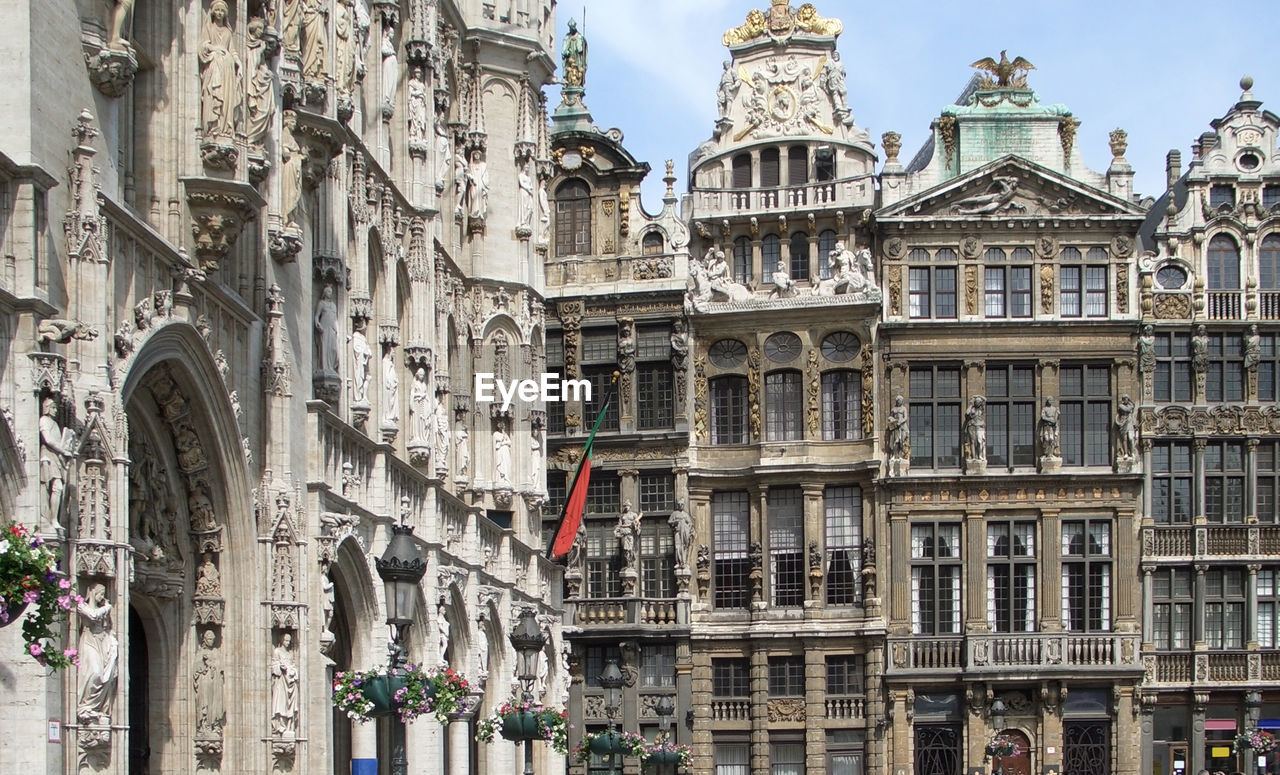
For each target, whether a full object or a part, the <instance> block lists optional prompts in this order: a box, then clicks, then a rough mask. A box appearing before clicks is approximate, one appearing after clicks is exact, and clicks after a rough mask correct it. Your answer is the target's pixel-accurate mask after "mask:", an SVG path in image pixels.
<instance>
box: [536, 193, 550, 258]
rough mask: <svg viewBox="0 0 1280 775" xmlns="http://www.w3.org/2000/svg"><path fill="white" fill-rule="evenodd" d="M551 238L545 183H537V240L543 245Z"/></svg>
mask: <svg viewBox="0 0 1280 775" xmlns="http://www.w3.org/2000/svg"><path fill="white" fill-rule="evenodd" d="M550 238H551V203H550V202H549V201H548V200H547V184H546V183H541V182H540V183H539V184H538V242H539V244H543V245H545V244H546V243H547V240H548V239H550Z"/></svg>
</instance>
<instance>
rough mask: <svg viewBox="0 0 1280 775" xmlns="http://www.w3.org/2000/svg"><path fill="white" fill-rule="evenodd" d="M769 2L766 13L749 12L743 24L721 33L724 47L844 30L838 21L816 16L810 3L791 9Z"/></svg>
mask: <svg viewBox="0 0 1280 775" xmlns="http://www.w3.org/2000/svg"><path fill="white" fill-rule="evenodd" d="M770 1H771V5H770V7H769V10H768V12H765V11H761V10H759V9H757V8H753V9H751V11H749V12H748V13H747V20H746V22H744V23H743V24H741V25H740V26H738V27H734V28H733V29H731V30H728V31H727V32H725V34H724V36H723V37H721V42H722V43H724V45H726V46H737V45H741V44H743V43H747V42H749V41H752V40H755V39H756V38H758V37H760V36H762V35H766V34H767V35H768V36H769V37H770V38H772V39H774V40H776V41H786V40H788V39H789V38H790V37H791V36H792V35H793V34H794V33H797V32H802V33H807V34H810V35H831V36H835V35H839V34H840V33H841V32H842V31H843V30H844V24H843V23H841V21H840V20H839V19H825V18H823V17H821V16H819V15H818V10H817V9H816V8H814V6H813V3H805V4H804V5H802V6H800V8H799V9H798V10H797V9H792V7H791V6H790V5H789V4H788V2H787V0H770Z"/></svg>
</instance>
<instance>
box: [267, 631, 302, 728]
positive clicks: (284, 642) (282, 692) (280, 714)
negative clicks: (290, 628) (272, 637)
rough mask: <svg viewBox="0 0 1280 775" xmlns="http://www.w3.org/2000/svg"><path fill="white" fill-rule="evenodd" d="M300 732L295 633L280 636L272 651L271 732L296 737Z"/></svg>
mask: <svg viewBox="0 0 1280 775" xmlns="http://www.w3.org/2000/svg"><path fill="white" fill-rule="evenodd" d="M297 732H298V666H297V665H296V664H294V661H293V635H292V634H290V633H288V632H286V633H284V634H283V635H281V636H280V645H278V646H276V648H275V650H274V651H272V652H271V734H273V735H275V736H276V737H294V736H295V735H297Z"/></svg>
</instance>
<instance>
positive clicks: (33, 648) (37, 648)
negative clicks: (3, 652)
mask: <svg viewBox="0 0 1280 775" xmlns="http://www.w3.org/2000/svg"><path fill="white" fill-rule="evenodd" d="M27 650H28V651H30V652H31V656H33V657H38V656H40V655H41V654H43V653H44V648H43V647H42V646H41V645H40V644H39V643H32V644H31V645H30V646H28V647H27Z"/></svg>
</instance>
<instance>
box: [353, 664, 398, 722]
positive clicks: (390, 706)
mask: <svg viewBox="0 0 1280 775" xmlns="http://www.w3.org/2000/svg"><path fill="white" fill-rule="evenodd" d="M404 686H405V680H404V676H402V675H395V676H392V675H378V676H374V677H373V678H370V679H369V680H367V681H365V682H364V684H363V685H362V686H361V687H360V688H361V690H362V691H363V693H364V696H365V698H366V699H368V700H369V702H372V703H373V710H372V711H370V712H369V715H370V716H372V717H374V718H377V717H379V716H390V715H391V714H393V713H395V710H396V699H395V698H396V692H397V691H399V690H400V689H403V688H404Z"/></svg>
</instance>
